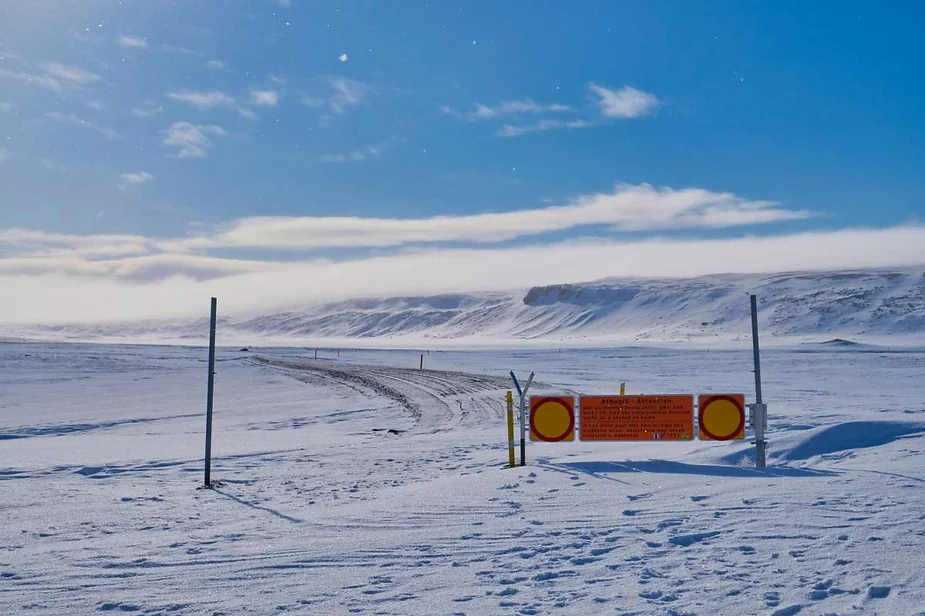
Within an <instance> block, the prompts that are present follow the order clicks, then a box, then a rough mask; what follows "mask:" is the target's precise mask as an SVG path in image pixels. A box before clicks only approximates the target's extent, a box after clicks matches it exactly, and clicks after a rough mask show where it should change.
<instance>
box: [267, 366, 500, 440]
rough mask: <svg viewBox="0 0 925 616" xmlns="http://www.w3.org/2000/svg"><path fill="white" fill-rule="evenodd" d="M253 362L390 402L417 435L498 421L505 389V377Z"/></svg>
mask: <svg viewBox="0 0 925 616" xmlns="http://www.w3.org/2000/svg"><path fill="white" fill-rule="evenodd" d="M253 361H255V362H257V363H259V364H261V365H264V366H269V367H271V368H274V369H277V370H280V371H281V372H283V373H285V374H288V375H289V376H292V377H294V378H296V379H299V380H305V381H306V382H311V383H313V384H317V383H318V382H319V380H320V381H322V382H328V383H331V384H336V385H341V386H345V387H349V388H351V389H354V390H357V391H360V392H362V393H365V394H367V395H370V394H371V395H373V396H379V397H383V398H386V399H388V400H391V401H392V402H394V403H396V404H398V405H399V406H400V407H401V408H403V409H404V410H405V411H407V412H408V413H409V414H410V415H411V416H412V417H413V418H414V422H415V429H414V431H415V432H421V433H433V432H443V431H447V430H452V429H453V428H455V427H456V426H458V425H460V424H471V423H477V422H480V421H484V420H485V419H500V418H501V417H502V416H503V406H502V405H503V400H504V391H506V390H507V388H508V387H509V383H508V380H507V379H506V378H503V377H493V376H487V375H479V374H470V373H466V372H445V371H439V370H414V369H410V368H394V367H389V366H373V365H357V364H346V365H331V364H330V363H329V362H320V361H314V360H294V359H279V358H272V357H265V356H259V357H255V358H254V360H253Z"/></svg>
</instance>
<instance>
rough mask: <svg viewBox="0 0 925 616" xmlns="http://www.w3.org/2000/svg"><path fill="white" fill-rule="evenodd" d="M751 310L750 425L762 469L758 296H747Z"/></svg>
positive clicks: (757, 463)
mask: <svg viewBox="0 0 925 616" xmlns="http://www.w3.org/2000/svg"><path fill="white" fill-rule="evenodd" d="M749 299H750V301H751V308H752V353H753V355H754V358H755V406H754V410H753V412H752V423H754V426H755V466H757V467H758V468H764V467H765V466H766V465H767V441H766V440H765V438H764V428H765V422H766V421H767V408H766V407H765V406H764V400H763V399H762V397H761V359H760V349H759V348H758V296H756V295H754V294H752V295H750V296H749Z"/></svg>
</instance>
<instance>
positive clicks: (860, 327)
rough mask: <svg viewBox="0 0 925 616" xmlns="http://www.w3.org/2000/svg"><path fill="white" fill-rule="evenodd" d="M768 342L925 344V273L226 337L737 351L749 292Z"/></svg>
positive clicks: (698, 285) (401, 304)
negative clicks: (694, 344)
mask: <svg viewBox="0 0 925 616" xmlns="http://www.w3.org/2000/svg"><path fill="white" fill-rule="evenodd" d="M749 292H752V293H757V294H758V297H759V308H760V323H761V327H762V332H763V334H764V335H765V336H770V337H778V338H782V339H793V340H800V339H815V340H820V341H821V340H825V339H831V338H836V337H838V338H846V339H852V338H858V337H860V338H868V339H875V338H882V337H890V338H894V339H896V340H897V342H900V341H901V339H906V338H907V339H909V340H912V339H917V340H918V341H919V342H921V341H922V340H925V268H913V269H902V270H890V271H845V272H815V273H788V274H771V275H716V276H707V277H702V278H695V279H683V280H681V279H659V280H643V279H608V280H603V281H598V282H593V283H584V284H562V285H552V286H545V287H534V288H532V289H529V290H528V291H527V292H526V293H516V294H514V293H472V294H456V295H440V296H432V297H393V298H387V299H357V300H349V301H341V302H334V303H327V304H321V305H316V306H308V307H305V308H304V309H300V310H294V311H293V310H290V311H286V312H275V313H270V314H264V315H258V316H250V317H245V318H223V319H221V330H222V335H223V337H224V338H225V339H235V338H240V339H257V340H259V339H265V340H275V341H280V340H289V339H291V340H298V339H344V338H352V339H360V340H372V339H404V340H409V341H410V340H419V339H431V340H433V339H454V340H458V339H471V340H509V339H530V340H549V341H550V342H561V343H568V342H575V343H580V342H581V343H584V342H593V341H595V340H601V341H611V340H613V341H616V340H619V341H624V342H630V341H640V342H643V341H653V342H657V341H665V342H674V341H678V342H680V341H689V340H690V341H701V340H702V341H705V342H708V341H711V340H715V341H732V340H737V339H744V338H747V337H748V336H749V332H750V329H749V328H750V325H749V314H748V300H747V296H746V294H747V293H749ZM207 329H208V325H207V323H206V322H205V320H201V319H200V320H196V321H192V322H183V323H181V322H170V323H166V322H163V323H139V324H132V325H119V326H116V325H111V326H106V325H101V326H95V327H89V326H61V327H44V328H40V329H39V330H33V331H32V332H30V333H31V334H33V335H38V336H54V337H60V336H71V337H79V338H97V337H107V338H112V337H116V338H148V339H150V338H174V339H176V338H180V339H186V338H196V339H198V338H202V337H203V336H204V334H205V332H206V331H207Z"/></svg>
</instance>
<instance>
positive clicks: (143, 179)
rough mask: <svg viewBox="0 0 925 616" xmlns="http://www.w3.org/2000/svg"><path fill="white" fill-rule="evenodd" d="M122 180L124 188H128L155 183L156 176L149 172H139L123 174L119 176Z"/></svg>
mask: <svg viewBox="0 0 925 616" xmlns="http://www.w3.org/2000/svg"><path fill="white" fill-rule="evenodd" d="M119 177H120V178H121V179H122V184H121V185H120V186H121V187H122V188H127V187H129V186H132V185H137V184H147V183H148V182H152V181H154V175H153V174H151V173H148V172H147V171H137V172H133V173H123V174H122V175H120V176H119Z"/></svg>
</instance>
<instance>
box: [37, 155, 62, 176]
mask: <svg viewBox="0 0 925 616" xmlns="http://www.w3.org/2000/svg"><path fill="white" fill-rule="evenodd" d="M39 162H40V163H42V166H43V167H45V168H46V169H48V170H49V171H57V172H62V173H63V172H65V171H67V170H68V168H67V166H65V165H62V164H61V163H59V162H57V161H55V160H52V159H51V158H40V159H39Z"/></svg>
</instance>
